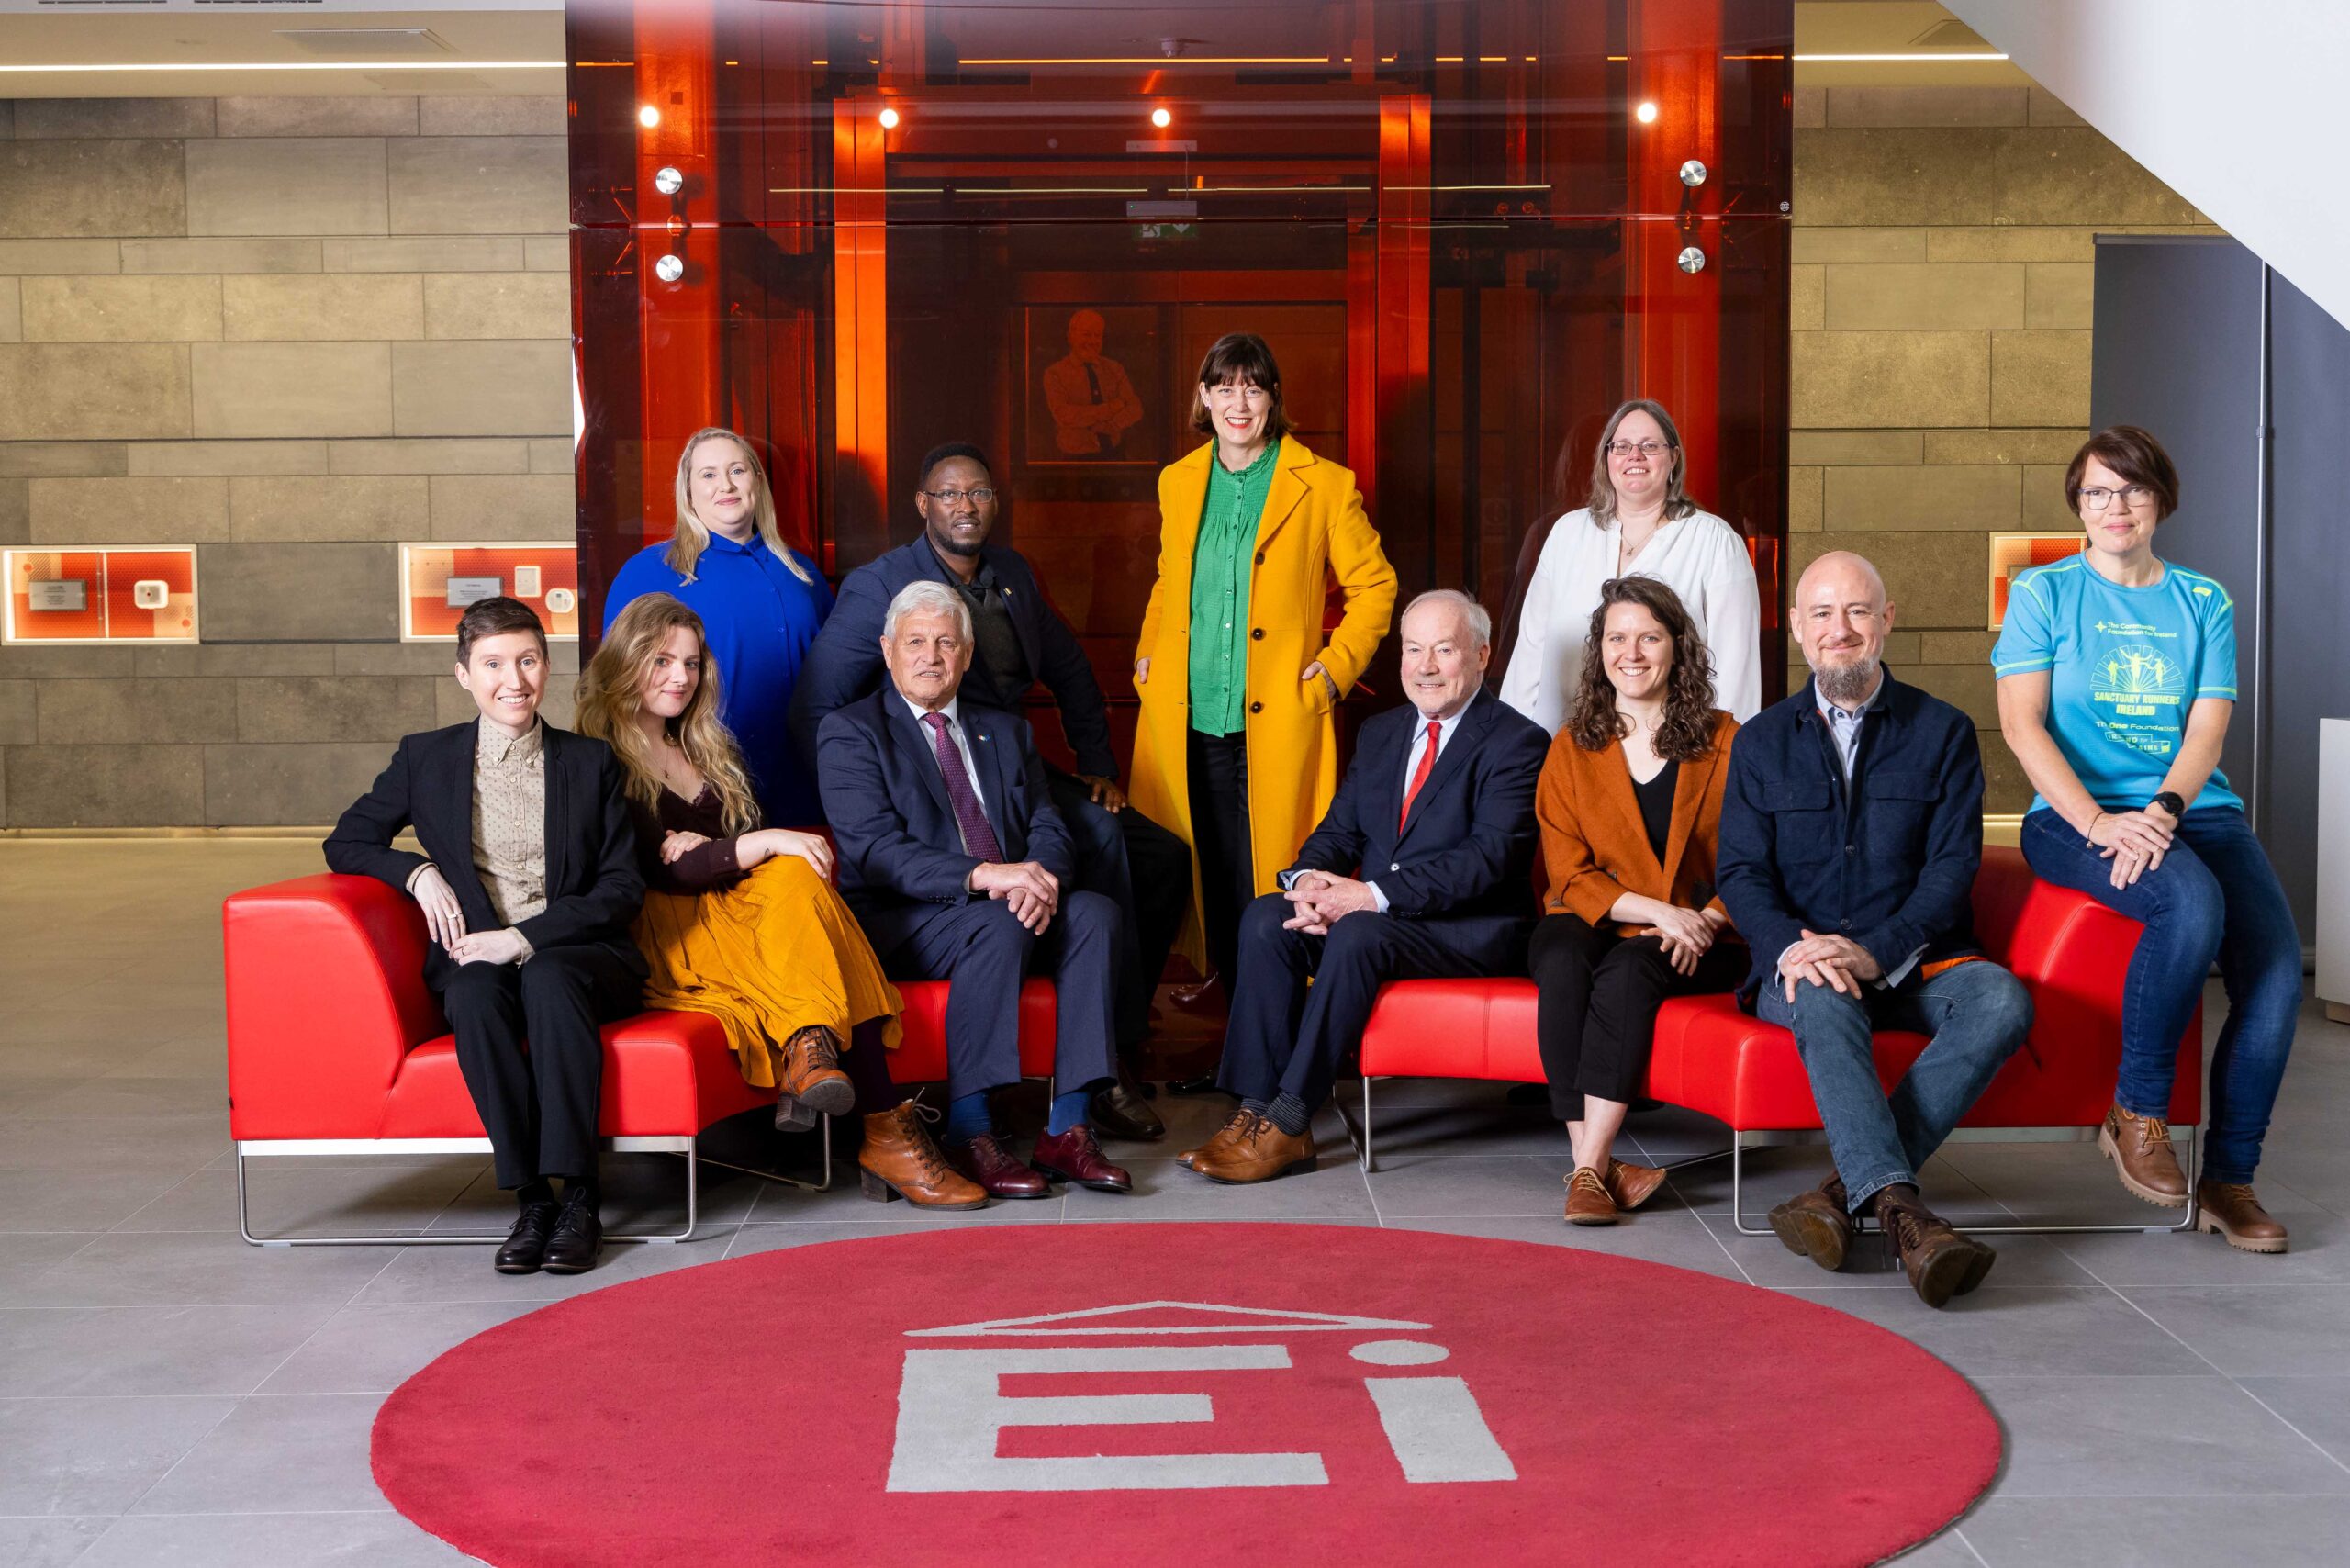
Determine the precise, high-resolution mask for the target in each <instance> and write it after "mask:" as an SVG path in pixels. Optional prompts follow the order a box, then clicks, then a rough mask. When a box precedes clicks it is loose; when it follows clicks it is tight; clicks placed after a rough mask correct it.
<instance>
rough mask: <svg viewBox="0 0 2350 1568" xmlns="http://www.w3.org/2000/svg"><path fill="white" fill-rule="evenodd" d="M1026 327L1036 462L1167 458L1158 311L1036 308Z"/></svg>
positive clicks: (1028, 450) (1029, 439)
mask: <svg viewBox="0 0 2350 1568" xmlns="http://www.w3.org/2000/svg"><path fill="white" fill-rule="evenodd" d="M1024 325H1025V330H1026V335H1027V363H1026V373H1027V374H1026V386H1027V398H1026V405H1027V407H1026V424H1027V432H1026V439H1025V440H1024V442H1022V454H1023V456H1024V457H1025V459H1026V460H1027V462H1028V464H1029V465H1032V466H1059V465H1085V466H1093V465H1109V464H1121V463H1138V464H1158V463H1161V462H1163V461H1165V457H1164V454H1163V453H1162V450H1161V449H1162V446H1163V444H1164V440H1165V431H1164V429H1163V427H1164V426H1165V424H1166V420H1164V419H1163V418H1162V417H1161V415H1163V413H1164V412H1165V410H1163V409H1154V408H1153V407H1151V404H1152V402H1153V401H1154V400H1155V398H1156V397H1157V395H1158V389H1159V387H1160V386H1161V385H1162V383H1163V382H1164V380H1165V375H1164V371H1163V367H1162V362H1161V356H1160V346H1161V345H1160V337H1159V312H1158V308H1157V307H1155V306H1149V305H1083V304H1066V305H1063V304H1055V305H1030V306H1027V307H1025V323H1024Z"/></svg>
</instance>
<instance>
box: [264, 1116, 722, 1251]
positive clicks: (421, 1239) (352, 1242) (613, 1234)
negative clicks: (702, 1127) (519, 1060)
mask: <svg viewBox="0 0 2350 1568" xmlns="http://www.w3.org/2000/svg"><path fill="white" fill-rule="evenodd" d="M321 1141H338V1142H346V1143H347V1144H348V1145H350V1146H356V1147H341V1148H332V1149H326V1148H319V1149H314V1150H310V1151H308V1152H309V1153H310V1154H312V1155H319V1154H327V1153H357V1152H361V1151H362V1149H364V1147H365V1146H366V1145H369V1144H374V1143H383V1142H390V1143H397V1142H398V1141H400V1140H396V1139H381V1140H379V1139H372V1138H370V1139H351V1140H321ZM422 1141H426V1142H430V1141H431V1140H422ZM615 1141H620V1142H622V1143H626V1142H627V1141H628V1140H615ZM666 1141H667V1140H665V1143H666ZM676 1141H677V1142H678V1143H682V1145H683V1147H682V1148H677V1147H664V1148H658V1149H645V1148H622V1149H621V1151H620V1152H623V1153H681V1154H683V1155H684V1156H685V1158H686V1224H685V1228H683V1229H682V1230H677V1231H650V1232H648V1231H610V1230H608V1231H606V1232H605V1233H604V1239H605V1240H606V1241H648V1242H670V1243H674V1242H679V1241H690V1240H692V1239H693V1236H694V1231H695V1229H696V1227H697V1226H698V1225H699V1220H700V1183H699V1182H698V1181H697V1180H696V1179H695V1177H696V1172H695V1161H694V1148H695V1146H696V1144H697V1143H698V1141H699V1140H698V1139H696V1138H693V1137H686V1138H683V1139H680V1140H676ZM397 1152H406V1153H416V1154H430V1153H438V1154H448V1153H456V1152H461V1151H460V1150H457V1149H453V1148H448V1147H446V1146H445V1145H443V1146H442V1147H440V1148H421V1149H418V1148H411V1149H406V1150H399V1151H397ZM462 1152H472V1151H471V1150H464V1151H462ZM247 1158H248V1157H247V1155H246V1153H245V1150H244V1147H243V1146H242V1145H241V1144H240V1145H239V1146H238V1148H237V1150H236V1159H237V1234H238V1235H239V1236H241V1237H242V1238H244V1239H245V1240H246V1241H247V1242H248V1243H250V1244H251V1245H252V1246H255V1247H456V1246H479V1245H481V1244H482V1243H484V1242H502V1241H504V1240H505V1239H506V1236H507V1233H506V1232H505V1231H503V1230H496V1231H485V1230H447V1231H442V1230H405V1231H385V1232H381V1233H379V1234H376V1235H373V1236H256V1235H254V1234H253V1226H252V1193H251V1192H250V1190H249V1189H248V1188H247V1186H246V1182H245V1161H246V1159H247ZM274 1158H281V1159H283V1158H301V1156H288V1155H283V1154H281V1155H277V1156H274Z"/></svg>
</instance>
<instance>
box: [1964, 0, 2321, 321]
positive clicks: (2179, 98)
mask: <svg viewBox="0 0 2350 1568" xmlns="http://www.w3.org/2000/svg"><path fill="white" fill-rule="evenodd" d="M1943 3H1944V4H1945V5H1946V6H1949V7H1950V9H1951V10H1952V12H1953V13H1954V14H1955V15H1956V16H1957V17H1959V19H1960V20H1962V21H1964V22H1965V23H1966V25H1967V26H1969V27H1971V28H1974V29H1975V31H1976V32H1978V33H1981V34H1982V35H1983V36H1984V37H1985V38H1986V39H1989V40H1990V42H1991V44H1992V45H1993V46H1994V47H1995V48H1997V49H1999V50H2003V51H2005V52H2006V53H2007V54H2008V55H2009V56H2010V57H2012V59H2013V60H2014V62H2015V63H2016V64H2017V65H2018V66H2020V67H2021V68H2022V69H2023V71H2024V72H2025V73H2027V74H2029V75H2030V76H2031V78H2032V80H2033V81H2035V82H2038V83H2039V84H2041V85H2042V86H2043V87H2045V88H2047V89H2048V90H2049V91H2050V92H2052V93H2053V94H2055V95H2057V96H2058V97H2059V98H2062V99H2063V100H2064V101H2065V105H2066V106H2069V107H2070V108H2071V109H2072V111H2073V112H2074V113H2075V114H2077V115H2079V116H2080V117H2081V118H2084V119H2086V120H2087V121H2088V122H2089V123H2090V124H2091V125H2093V126H2095V127H2097V129H2098V130H2100V131H2102V132H2104V133H2105V135H2106V136H2107V137H2108V138H2109V139H2110V140H2112V141H2113V142H2114V143H2115V144H2116V145H2117V146H2119V147H2120V148H2121V150H2122V151H2124V152H2127V153H2129V154H2130V156H2131V157H2132V158H2135V159H2136V160H2137V161H2138V162H2141V163H2143V164H2144V165H2145V166H2146V168H2147V169H2148V170H2149V171H2150V172H2151V173H2152V174H2154V176H2155V177H2156V178H2157V179H2159V180H2161V181H2162V182H2163V183H2164V184H2165V185H2169V186H2170V188H2171V189H2173V190H2175V191H2177V193H2178V194H2179V195H2181V196H2185V197H2186V198H2187V199H2188V201H2190V202H2193V203H2194V204H2195V206H2196V207H2198V208H2199V209H2200V210H2201V211H2202V212H2203V214H2204V215H2205V216H2206V217H2208V218H2210V219H2211V220H2212V221H2213V222H2214V223H2217V224H2218V225H2220V227H2221V228H2222V229H2225V230H2227V231H2228V232H2229V233H2231V234H2233V235H2234V236H2235V237H2236V238H2237V239H2239V240H2241V241H2244V244H2245V245H2246V246H2248V247H2250V248H2251V250H2252V251H2253V252H2254V253H2255V254H2256V255H2258V256H2260V257H2261V258H2262V259H2263V260H2265V261H2266V262H2267V263H2268V264H2269V265H2270V266H2272V267H2275V268H2276V269H2277V271H2278V272H2280V273H2282V274H2285V276H2286V277H2287V278H2288V279H2290V280H2291V281H2292V283H2293V285H2294V286H2296V287H2298V288H2300V291H2301V292H2302V293H2304V294H2306V295H2308V296H2309V297H2311V299H2313V300H2315V301H2317V303H2318V304H2319V305H2320V306H2322V307H2323V308H2324V309H2325V310H2326V312H2327V313H2328V314H2330V315H2332V316H2333V319H2335V320H2337V321H2341V322H2343V323H2344V324H2345V325H2350V161H2345V160H2346V159H2350V134H2346V133H2350V5H2346V4H2344V0H2260V3H2259V4H2257V5H2252V4H2246V3H2244V0H1943Z"/></svg>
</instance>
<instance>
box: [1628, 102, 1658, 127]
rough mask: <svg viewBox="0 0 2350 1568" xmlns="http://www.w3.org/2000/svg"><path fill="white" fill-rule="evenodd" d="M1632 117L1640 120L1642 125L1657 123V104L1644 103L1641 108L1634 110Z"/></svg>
mask: <svg viewBox="0 0 2350 1568" xmlns="http://www.w3.org/2000/svg"><path fill="white" fill-rule="evenodd" d="M1632 118H1634V119H1636V120H1639V122H1640V123H1641V124H1642V125H1654V124H1655V123H1656V106H1655V105H1654V104H1642V105H1641V106H1639V108H1637V109H1634V110H1633V111H1632Z"/></svg>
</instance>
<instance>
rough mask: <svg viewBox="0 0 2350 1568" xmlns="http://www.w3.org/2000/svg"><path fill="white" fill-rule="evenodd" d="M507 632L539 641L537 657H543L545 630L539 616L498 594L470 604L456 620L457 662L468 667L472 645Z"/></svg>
mask: <svg viewBox="0 0 2350 1568" xmlns="http://www.w3.org/2000/svg"><path fill="white" fill-rule="evenodd" d="M509 632H528V633H530V634H531V635H532V636H533V637H536V638H537V639H538V640H539V656H540V657H541V658H544V657H545V656H546V652H547V629H546V628H545V627H544V626H543V625H541V624H540V623H539V612H538V611H537V610H532V608H531V607H530V606H529V605H527V604H524V603H523V602H522V601H521V600H520V599H509V598H507V597H506V596H505V595H504V594H498V595H497V596H495V597H494V598H490V599H476V600H474V601H473V602H472V603H471V604H469V605H467V606H465V612H464V614H463V615H460V616H458V617H457V662H458V663H459V664H461V665H463V664H471V663H472V662H473V656H474V644H476V643H478V642H480V641H481V640H482V639H483V638H484V637H498V636H503V635H505V634H506V633H509Z"/></svg>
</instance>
